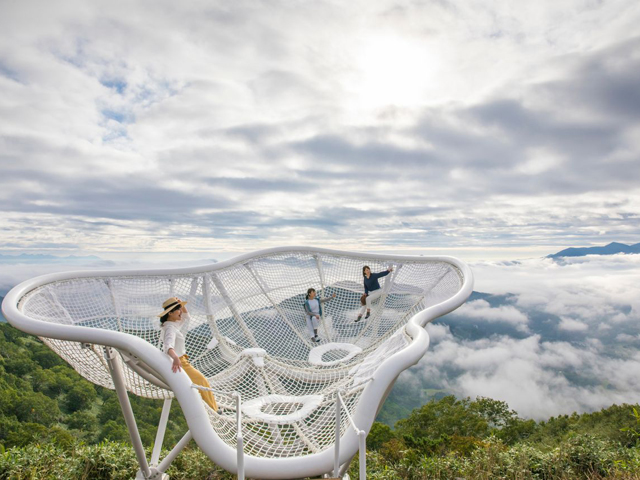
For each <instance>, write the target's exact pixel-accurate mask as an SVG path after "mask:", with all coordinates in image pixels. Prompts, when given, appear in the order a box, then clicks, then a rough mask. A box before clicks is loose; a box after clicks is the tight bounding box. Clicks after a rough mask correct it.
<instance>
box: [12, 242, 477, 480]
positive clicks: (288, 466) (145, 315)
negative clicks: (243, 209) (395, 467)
mask: <svg viewBox="0 0 640 480" xmlns="http://www.w3.org/2000/svg"><path fill="white" fill-rule="evenodd" d="M363 265H368V266H370V267H371V270H372V271H373V272H377V271H382V270H385V269H387V268H388V267H393V272H392V273H390V274H389V275H387V276H386V277H384V278H383V279H381V282H380V284H381V286H382V295H381V296H380V298H379V299H378V301H377V303H374V305H373V308H372V310H371V316H370V317H369V318H368V319H366V320H363V321H361V322H355V321H354V320H355V318H356V316H357V314H358V311H359V310H360V308H361V305H360V296H361V295H362V293H363V285H362V266H363ZM309 287H313V288H315V289H316V290H317V292H318V295H319V296H320V297H332V296H333V295H334V294H335V299H333V300H329V301H327V302H325V303H323V314H322V318H321V320H320V323H319V327H318V334H319V336H320V338H321V339H322V341H321V343H320V344H316V343H315V342H313V341H311V338H310V336H309V334H308V331H307V325H306V318H305V314H304V306H303V304H304V298H305V296H304V294H305V293H306V290H307V289H308V288H309ZM471 289H472V277H471V272H470V270H469V268H468V267H467V266H466V265H465V264H464V263H462V262H460V261H459V260H457V259H454V258H451V257H435V256H431V257H429V256H398V255H376V254H365V253H356V252H345V251H337V250H328V249H318V248H309V247H287V248H275V249H269V250H263V251H259V252H255V253H251V254H247V255H242V256H239V257H236V258H234V259H231V260H228V261H225V262H220V263H217V264H213V265H207V266H199V267H192V268H185V269H173V270H146V271H115V270H110V271H83V272H71V273H64V274H53V275H47V276H43V277H38V278H36V279H33V280H30V281H27V282H24V283H22V284H20V285H18V286H17V287H15V288H14V289H13V290H11V292H9V294H8V295H7V297H6V298H5V301H4V303H3V307H2V308H3V313H4V315H5V317H6V318H7V319H8V320H9V322H11V324H12V325H14V326H16V327H17V328H20V329H21V330H24V331H26V332H28V333H32V334H34V335H38V336H39V337H40V338H41V339H42V341H43V342H44V343H45V344H47V345H48V346H49V347H50V348H51V349H53V350H54V351H55V352H56V353H58V355H60V356H61V357H62V358H63V359H64V360H66V361H67V362H68V363H69V364H70V365H71V366H72V367H73V368H74V369H76V370H77V371H78V372H79V373H80V374H81V375H82V376H84V377H85V378H86V379H87V380H89V381H91V382H93V383H95V384H97V385H101V386H103V387H106V388H111V389H114V388H115V389H116V390H118V388H119V387H118V385H119V384H121V390H122V391H124V392H129V393H131V394H135V395H139V396H143V397H147V398H156V399H163V400H165V406H166V405H167V404H168V402H170V401H171V399H174V398H175V399H177V401H179V402H180V405H181V407H182V411H183V412H184V414H185V418H186V420H187V424H188V426H189V433H188V435H189V436H192V437H193V438H194V440H195V441H196V443H197V444H198V446H199V447H200V448H201V449H202V450H203V451H204V452H205V453H206V454H207V455H208V456H209V457H210V458H211V459H212V460H213V461H214V462H216V463H218V464H220V465H221V466H222V467H224V468H225V469H227V470H229V471H231V472H236V471H237V469H238V463H237V458H238V457H237V446H238V436H239V434H241V437H242V442H243V451H244V453H245V457H244V468H245V469H246V474H247V475H248V476H257V477H259V478H283V475H284V474H283V472H286V475H284V476H285V478H294V477H306V476H314V475H321V474H324V473H327V472H330V471H331V470H332V467H333V463H334V452H333V446H334V444H335V443H336V439H337V434H336V425H335V423H336V419H335V411H336V407H335V406H336V401H337V399H338V394H340V396H341V397H342V398H343V399H344V402H345V406H346V409H347V411H348V414H349V415H350V417H351V419H352V420H353V421H355V423H356V424H357V425H358V427H359V428H360V429H363V430H365V431H368V430H369V428H370V427H371V424H372V423H373V421H374V419H375V415H376V413H377V411H378V410H379V408H381V406H382V402H383V401H384V398H386V396H387V394H388V392H389V391H390V389H391V387H392V386H393V383H394V382H395V379H396V378H397V377H398V375H399V374H400V373H401V372H402V371H403V370H405V369H406V368H408V367H409V366H411V365H413V364H414V363H416V362H417V361H418V360H420V358H422V356H423V355H424V353H425V352H426V350H427V348H428V345H429V338H428V335H427V332H426V330H425V329H424V326H425V325H426V324H427V323H428V322H430V321H432V320H433V319H435V318H437V317H439V316H441V315H443V314H446V313H448V312H450V311H451V310H453V309H455V308H457V307H458V306H460V305H461V304H462V303H464V301H465V300H466V298H467V297H468V296H469V294H470V293H471ZM170 296H178V297H180V298H182V299H184V300H187V301H188V309H189V314H190V322H189V325H188V329H187V332H186V335H185V336H186V350H187V354H188V355H189V361H190V363H191V364H192V365H193V366H194V367H195V368H197V369H198V370H199V371H200V372H202V373H203V375H205V377H206V378H207V379H208V381H209V383H210V384H211V387H212V390H213V393H214V395H215V397H216V400H217V403H218V405H219V406H220V407H221V408H220V409H219V411H218V412H215V411H213V410H212V409H211V408H209V407H208V406H207V405H206V404H205V403H204V402H202V401H201V399H200V395H199V394H198V392H197V390H195V389H194V388H192V387H193V386H192V384H191V381H190V380H189V378H188V377H187V375H186V374H184V373H183V372H181V373H178V374H174V373H173V372H172V371H171V360H170V358H169V357H168V356H167V355H165V354H164V353H162V351H161V349H160V348H161V343H160V325H159V322H158V318H157V317H156V314H157V313H158V308H159V305H161V304H162V302H163V301H164V300H165V299H166V298H167V297H170ZM125 396H126V395H125ZM238 398H240V399H241V405H242V406H241V408H240V410H239V411H238V408H237V400H238ZM121 402H125V403H126V399H124V398H121ZM238 413H241V414H242V415H241V418H240V425H241V428H240V430H238ZM125 419H126V414H125ZM339 425H340V428H339V440H340V464H341V465H343V467H344V465H348V463H349V461H350V459H351V458H352V457H353V455H354V454H355V452H356V451H357V449H358V440H357V437H356V432H355V431H354V429H353V428H352V427H351V424H350V423H349V420H348V419H347V418H346V417H344V418H342V419H341V422H340V424H339ZM160 430H161V429H160ZM134 437H135V435H134V434H133V433H132V441H133V442H134V447H135V446H136V439H135V438H134ZM185 438H186V437H185ZM189 438H191V437H189ZM186 441H188V439H186V440H185V442H186ZM160 443H161V442H160ZM178 447H179V445H178V446H177V447H176V448H178ZM178 451H179V450H178ZM152 460H153V461H152V462H151V464H149V465H147V466H145V460H144V459H142V458H140V456H139V461H140V464H141V473H140V475H141V478H151V477H150V473H149V472H151V474H162V472H164V471H166V468H167V467H168V464H167V463H166V462H165V460H166V459H165V460H163V461H162V462H160V463H158V458H152ZM163 462H165V463H163ZM169 463H170V461H169ZM158 478H160V477H158Z"/></svg>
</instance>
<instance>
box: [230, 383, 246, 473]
mask: <svg viewBox="0 0 640 480" xmlns="http://www.w3.org/2000/svg"><path fill="white" fill-rule="evenodd" d="M233 396H234V397H235V399H236V426H237V427H236V428H237V433H236V441H237V442H238V447H237V448H238V480H244V441H243V439H242V410H241V407H242V399H241V397H240V393H238V392H234V393H233Z"/></svg>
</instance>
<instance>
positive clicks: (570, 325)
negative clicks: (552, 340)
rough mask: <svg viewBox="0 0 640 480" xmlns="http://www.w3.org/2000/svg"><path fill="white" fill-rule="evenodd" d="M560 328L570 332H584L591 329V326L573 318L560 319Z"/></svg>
mask: <svg viewBox="0 0 640 480" xmlns="http://www.w3.org/2000/svg"><path fill="white" fill-rule="evenodd" d="M558 328H559V329H560V330H567V331H570V332H584V331H585V330H588V329H589V325H587V324H585V323H583V322H581V321H579V320H574V319H573V318H568V317H560V325H558Z"/></svg>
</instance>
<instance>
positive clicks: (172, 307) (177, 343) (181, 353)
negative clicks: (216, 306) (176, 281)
mask: <svg viewBox="0 0 640 480" xmlns="http://www.w3.org/2000/svg"><path fill="white" fill-rule="evenodd" d="M186 303H187V302H184V301H182V300H180V299H179V298H178V297H171V298H169V299H167V300H165V302H164V303H163V304H162V308H163V309H164V311H163V312H162V313H161V314H160V315H158V316H159V317H160V324H161V326H162V328H161V333H160V339H161V340H162V343H163V351H164V353H166V354H167V355H169V356H170V357H171V358H172V359H173V366H172V367H171V369H172V370H173V372H174V373H177V372H179V371H180V370H181V369H184V371H185V373H186V374H187V375H189V378H190V379H191V381H192V382H193V383H195V384H196V385H200V386H201V387H206V388H211V386H210V385H209V382H208V381H207V379H206V378H205V377H204V375H202V373H200V372H199V371H198V370H196V369H195V368H194V367H192V366H191V364H190V363H189V357H188V356H187V355H186V352H185V346H184V335H183V333H182V330H183V329H184V327H185V326H186V323H187V321H188V320H189V312H187V308H186V307H185V304H186ZM200 395H201V396H202V399H203V400H204V401H205V403H206V404H207V405H209V406H210V407H211V408H213V409H214V410H215V411H216V412H217V411H218V404H217V403H216V399H215V398H214V396H213V393H211V392H210V391H209V390H200Z"/></svg>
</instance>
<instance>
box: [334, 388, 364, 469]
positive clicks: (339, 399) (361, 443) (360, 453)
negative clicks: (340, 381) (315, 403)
mask: <svg viewBox="0 0 640 480" xmlns="http://www.w3.org/2000/svg"><path fill="white" fill-rule="evenodd" d="M336 395H337V397H336V452H335V461H334V475H335V476H338V464H339V460H338V459H339V457H340V440H339V439H340V404H342V406H343V407H344V411H345V413H346V415H347V419H348V420H349V423H351V426H352V427H353V430H354V431H355V432H356V435H358V460H359V462H358V463H359V467H360V468H359V470H360V478H361V479H362V480H366V478H367V432H365V431H364V430H360V429H359V428H358V426H357V425H356V423H355V422H354V421H353V418H352V417H351V414H350V413H349V408H347V404H346V403H345V402H344V399H343V398H342V395H340V392H336Z"/></svg>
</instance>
